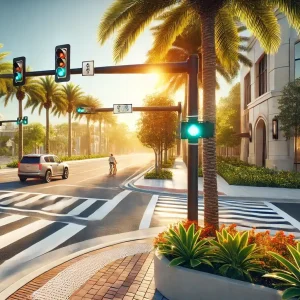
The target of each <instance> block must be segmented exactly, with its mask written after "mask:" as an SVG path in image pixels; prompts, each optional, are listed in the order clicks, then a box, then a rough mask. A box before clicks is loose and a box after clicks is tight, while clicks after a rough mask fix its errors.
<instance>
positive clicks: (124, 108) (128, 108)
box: [114, 104, 132, 114]
mask: <svg viewBox="0 0 300 300" xmlns="http://www.w3.org/2000/svg"><path fill="white" fill-rule="evenodd" d="M126 113H132V104H114V114H126Z"/></svg>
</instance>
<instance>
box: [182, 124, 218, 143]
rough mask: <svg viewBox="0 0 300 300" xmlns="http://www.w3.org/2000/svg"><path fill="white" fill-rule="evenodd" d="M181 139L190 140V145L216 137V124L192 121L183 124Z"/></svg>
mask: <svg viewBox="0 0 300 300" xmlns="http://www.w3.org/2000/svg"><path fill="white" fill-rule="evenodd" d="M180 132H181V139H188V140H189V142H190V143H198V139H203V138H211V137H213V136H214V124H213V123H211V122H202V121H198V120H197V119H191V120H189V121H188V122H181V130H180Z"/></svg>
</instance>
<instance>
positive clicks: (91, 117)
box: [76, 95, 102, 155]
mask: <svg viewBox="0 0 300 300" xmlns="http://www.w3.org/2000/svg"><path fill="white" fill-rule="evenodd" d="M78 105H79V106H87V107H92V108H97V107H101V106H102V104H101V102H100V101H99V100H98V99H97V98H96V97H93V96H91V95H85V96H83V97H82V98H81V100H80V102H79V103H78ZM82 116H83V115H82V114H76V117H79V118H82ZM84 116H85V117H86V130H87V155H91V133H90V122H91V121H92V122H96V121H97V118H99V116H98V114H86V115H84Z"/></svg>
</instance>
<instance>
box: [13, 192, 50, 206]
mask: <svg viewBox="0 0 300 300" xmlns="http://www.w3.org/2000/svg"><path fill="white" fill-rule="evenodd" d="M46 196H47V195H44V194H40V195H37V196H34V197H32V198H29V199H27V200H25V201H22V202H19V203H16V204H15V206H17V207H23V206H26V205H28V204H32V203H34V202H36V201H38V200H40V199H41V198H43V197H46Z"/></svg>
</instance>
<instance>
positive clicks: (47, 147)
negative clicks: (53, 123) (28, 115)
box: [45, 108, 50, 154]
mask: <svg viewBox="0 0 300 300" xmlns="http://www.w3.org/2000/svg"><path fill="white" fill-rule="evenodd" d="M49 109H50V108H46V145H45V148H46V153H47V154H48V153H49V152H50V149H49V135H50V122H49Z"/></svg>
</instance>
